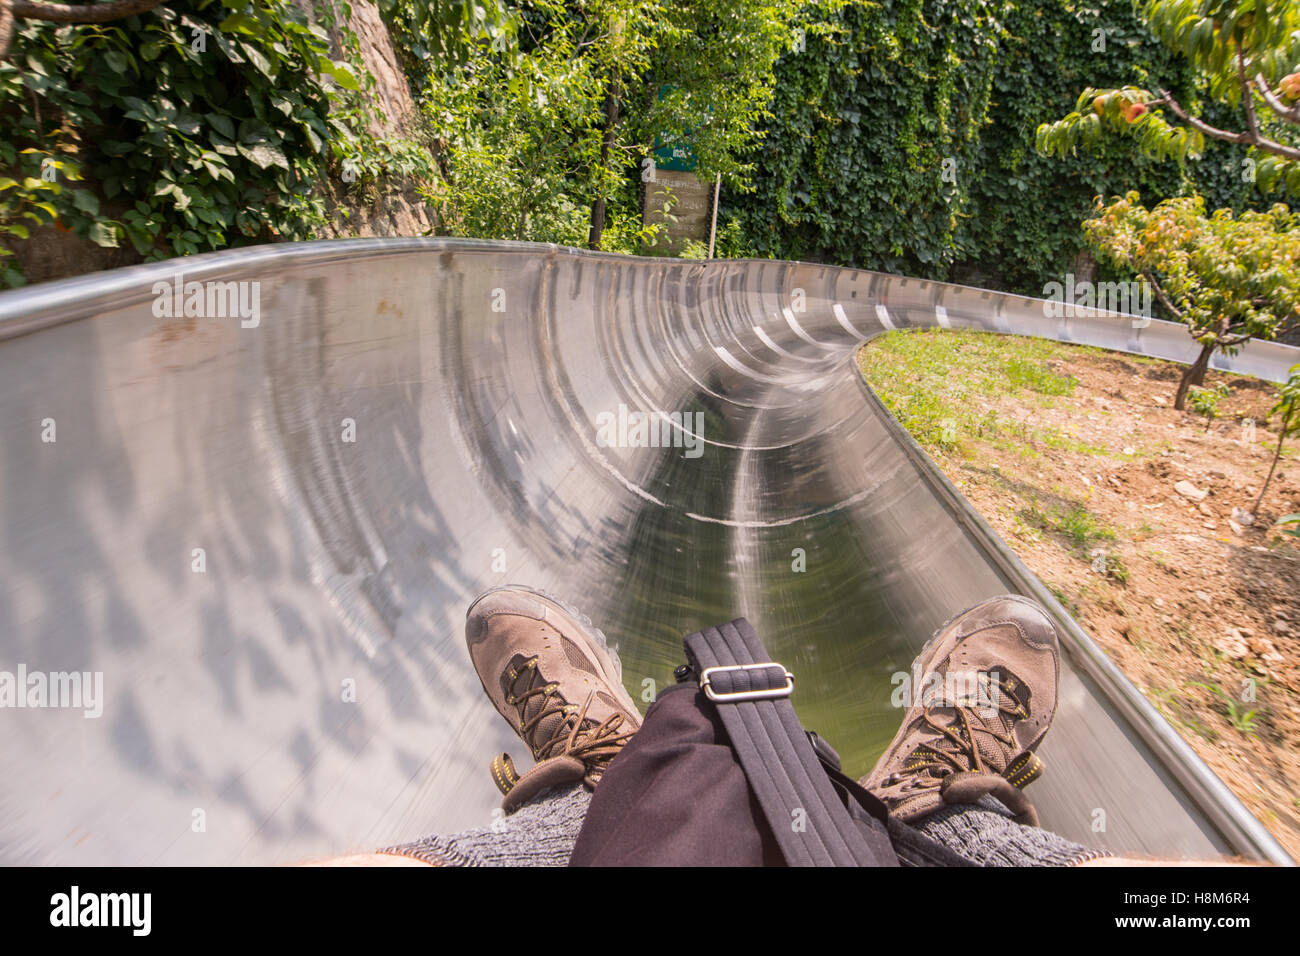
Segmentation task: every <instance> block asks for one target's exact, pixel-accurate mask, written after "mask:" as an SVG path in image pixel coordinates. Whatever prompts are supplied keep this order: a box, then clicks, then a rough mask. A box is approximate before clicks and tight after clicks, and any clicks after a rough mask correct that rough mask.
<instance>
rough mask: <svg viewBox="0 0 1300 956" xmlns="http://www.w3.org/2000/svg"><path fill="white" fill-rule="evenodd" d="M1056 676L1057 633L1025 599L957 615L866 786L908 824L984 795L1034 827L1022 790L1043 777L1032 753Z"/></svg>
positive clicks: (922, 663)
mask: <svg viewBox="0 0 1300 956" xmlns="http://www.w3.org/2000/svg"><path fill="white" fill-rule="evenodd" d="M1059 673H1060V666H1059V651H1058V649H1057V636H1056V627H1055V626H1054V625H1053V624H1052V621H1051V618H1049V617H1048V616H1047V613H1046V612H1045V611H1044V610H1043V609H1042V608H1041V607H1039V606H1038V605H1037V604H1035V603H1034V602H1033V601H1031V600H1029V599H1028V598H1023V597H1019V596H1016V595H1005V596H1003V597H996V598H990V599H989V600H987V601H985V602H983V603H982V604H977V605H976V606H975V607H973V608H971V609H970V610H969V611H966V612H964V613H962V614H959V615H958V616H957V617H955V618H953V619H952V620H951V621H949V622H948V623H947V624H945V625H944V626H943V627H941V628H940V629H939V630H938V631H936V632H935V635H934V637H932V638H931V639H930V640H929V642H928V643H927V644H926V645H925V647H924V648H922V649H921V653H920V655H919V656H918V657H917V659H916V660H915V661H914V662H913V664H912V699H911V700H910V701H909V704H910V705H911V706H909V708H908V710H907V713H906V715H905V716H904V718H903V726H902V727H901V728H899V731H898V734H897V736H895V737H894V742H893V743H891V744H890V745H889V749H887V750H886V751H885V753H884V756H882V757H881V758H880V760H879V762H878V763H877V764H876V766H875V769H874V770H872V771H871V773H869V774H868V775H867V776H865V777H863V778H862V780H861V781H860V782H861V784H862V786H864V787H866V788H867V789H868V790H870V791H871V792H872V793H874V794H875V795H876V796H877V797H879V798H880V799H881V801H883V802H884V804H885V805H886V806H887V807H888V808H889V812H890V813H891V814H892V815H893V816H895V817H897V818H899V819H900V820H902V821H904V822H908V823H910V822H912V821H914V820H916V819H919V818H920V817H923V816H926V815H927V814H930V813H933V812H934V811H935V810H938V809H940V808H941V807H943V806H945V805H947V804H956V803H974V802H975V801H977V800H978V799H979V798H980V797H981V796H984V795H985V794H990V795H992V796H993V797H996V798H997V799H998V800H999V801H1001V802H1002V803H1003V804H1004V805H1006V807H1007V809H1009V810H1010V811H1011V812H1012V813H1014V814H1016V819H1017V820H1018V821H1019V822H1020V823H1027V824H1030V825H1031V826H1037V825H1038V814H1037V813H1036V812H1035V810H1034V808H1033V806H1032V805H1031V804H1030V803H1029V801H1028V800H1027V799H1026V798H1025V796H1024V794H1023V793H1021V788H1023V787H1024V786H1025V785H1027V784H1028V783H1030V782H1032V781H1033V780H1035V779H1037V778H1038V777H1039V776H1040V775H1041V774H1042V772H1043V765H1042V761H1040V760H1039V759H1038V757H1037V756H1036V755H1035V754H1034V753H1033V748H1034V747H1036V746H1038V743H1039V741H1041V740H1042V739H1043V736H1044V735H1045V734H1046V733H1047V728H1048V727H1049V726H1050V725H1051V723H1052V716H1053V715H1054V714H1055V713H1056V686H1057V681H1058V678H1059Z"/></svg>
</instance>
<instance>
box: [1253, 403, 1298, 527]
mask: <svg viewBox="0 0 1300 956" xmlns="http://www.w3.org/2000/svg"><path fill="white" fill-rule="evenodd" d="M1294 411H1295V409H1292V408H1288V409H1287V412H1286V416H1285V417H1284V418H1283V419H1282V429H1281V431H1279V432H1278V433H1277V450H1276V451H1275V452H1273V464H1271V465H1269V467H1268V477H1267V478H1265V479H1264V487H1263V488H1261V489H1259V497H1258V498H1256V499H1255V507H1254V508H1251V509H1250V513H1251V514H1253V515H1258V514H1259V506H1260V505H1262V504H1263V503H1264V495H1266V494H1268V483H1269V482H1270V481H1272V480H1273V472H1275V471H1277V463H1278V462H1279V461H1280V460H1281V458H1282V443H1283V442H1284V441H1286V432H1287V429H1288V428H1290V427H1291V415H1292V413H1293V412H1294Z"/></svg>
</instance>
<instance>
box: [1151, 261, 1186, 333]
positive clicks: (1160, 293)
mask: <svg viewBox="0 0 1300 956" xmlns="http://www.w3.org/2000/svg"><path fill="white" fill-rule="evenodd" d="M1142 278H1144V279H1146V280H1147V281H1148V282H1150V283H1151V288H1153V289H1155V290H1156V298H1157V299H1159V300H1160V304H1161V305H1163V306H1164V307H1165V308H1166V309H1168V310H1169V311H1170V312H1171V313H1172V314H1173V315H1174V317H1175V318H1177V319H1178V321H1179V322H1185V321H1186V319H1185V318H1184V316H1183V311H1182V309H1180V308H1178V306H1176V305H1174V304H1173V303H1172V302H1170V301H1169V296H1167V295H1165V290H1164V289H1162V288H1160V283H1159V282H1157V281H1156V277H1155V276H1154V275H1152V274H1151V273H1150V272H1144V273H1142Z"/></svg>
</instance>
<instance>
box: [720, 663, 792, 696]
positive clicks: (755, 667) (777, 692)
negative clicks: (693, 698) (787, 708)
mask: <svg viewBox="0 0 1300 956" xmlns="http://www.w3.org/2000/svg"><path fill="white" fill-rule="evenodd" d="M773 667H775V668H776V669H777V670H779V671H780V672H781V673H783V674H784V675H785V686H784V687H772V688H769V689H767V690H733V691H724V692H723V693H721V694H719V693H718V692H717V691H715V690H714V689H713V685H712V683H711V680H710V678H711V677H712V675H714V674H718V673H721V672H722V671H763V670H768V669H770V668H773ZM700 690H702V691H704V695H705V696H706V697H708V698H709V700H712V701H721V702H724V703H734V702H736V701H741V700H773V699H775V698H778V697H789V696H790V694H791V692H792V691H793V690H794V675H793V674H791V673H790V672H789V671H788V670H786V669H785V667H784V666H783V665H781V664H778V663H776V662H775V661H768V662H767V663H765V664H729V665H727V666H725V667H706V668H704V673H702V674H701V675H700Z"/></svg>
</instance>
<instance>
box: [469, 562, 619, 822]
mask: <svg viewBox="0 0 1300 956" xmlns="http://www.w3.org/2000/svg"><path fill="white" fill-rule="evenodd" d="M465 640H466V643H468V645H469V655H470V659H471V660H473V662H474V669H475V670H476V671H478V676H479V680H480V681H482V683H483V690H484V691H486V692H487V695H488V698H489V699H490V700H491V701H492V703H493V705H494V706H495V707H496V709H497V712H498V713H499V714H500V715H501V716H502V717H504V718H505V719H506V720H507V721H509V722H510V725H511V726H512V727H514V729H515V730H516V731H517V732H518V734H519V737H520V739H522V740H523V742H524V743H525V744H527V745H528V747H529V748H530V749H531V750H532V754H533V759H534V760H535V761H537V764H536V766H534V767H533V768H532V769H531V770H529V771H528V772H527V773H525V774H523V775H522V776H521V775H520V774H519V773H517V772H516V770H515V765H514V761H512V760H511V759H510V756H509V754H501V755H500V756H498V757H496V758H495V759H494V760H493V761H492V764H491V770H492V778H493V780H494V781H495V782H496V785H497V787H498V788H499V789H500V790H501V792H502V793H503V794H504V795H505V799H504V800H503V801H502V803H501V806H502V807H503V808H504V809H505V811H506V812H507V813H513V812H514V811H515V810H516V809H518V808H519V807H520V806H522V805H523V804H524V803H527V802H528V801H529V800H530V799H532V798H533V797H534V796H536V795H537V794H538V793H540V792H541V791H543V790H546V789H549V788H550V787H555V786H561V785H564V784H567V783H576V782H578V781H579V780H581V781H583V782H584V783H586V785H587V786H588V787H592V788H595V786H596V784H597V783H599V782H600V778H601V775H602V774H603V773H604V772H605V768H606V767H608V766H609V762H610V761H611V760H613V759H614V757H615V755H616V754H618V752H619V751H620V750H621V749H622V747H623V745H624V744H625V743H627V741H628V740H629V739H630V738H631V737H632V735H633V734H634V733H635V732H636V731H637V730H638V729H639V728H640V726H641V714H640V713H639V712H638V711H637V709H636V704H634V703H633V702H632V698H631V697H629V696H628V693H627V691H626V690H624V688H623V668H622V666H621V665H620V663H619V660H618V655H617V654H616V653H615V652H614V651H613V650H612V649H610V648H609V647H608V646H607V645H606V642H605V635H604V634H602V633H601V632H600V630H599V629H597V628H596V627H594V626H593V625H592V623H591V620H590V619H589V618H587V617H586V616H585V615H582V614H580V613H578V611H577V610H576V609H574V608H572V607H570V606H569V605H567V604H565V603H563V602H561V601H557V600H556V599H554V598H552V597H548V596H547V595H545V594H542V593H541V592H540V591H534V590H533V589H532V588H527V587H523V586H521V585H506V586H504V587H496V588H492V589H491V590H490V591H487V592H486V593H484V594H482V595H480V596H479V597H478V599H477V600H475V601H474V603H473V604H471V605H470V607H469V611H467V612H466V615H465Z"/></svg>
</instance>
